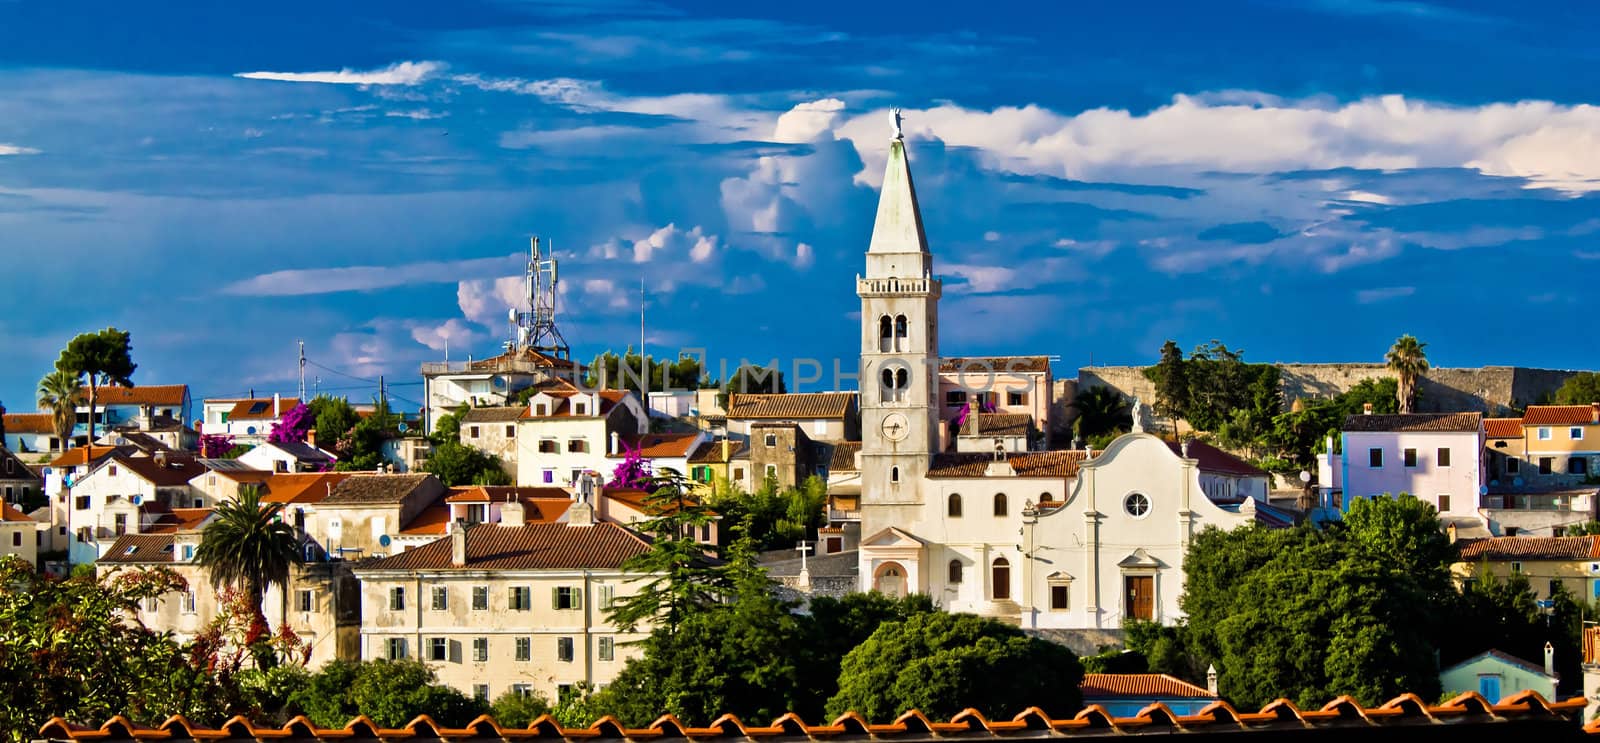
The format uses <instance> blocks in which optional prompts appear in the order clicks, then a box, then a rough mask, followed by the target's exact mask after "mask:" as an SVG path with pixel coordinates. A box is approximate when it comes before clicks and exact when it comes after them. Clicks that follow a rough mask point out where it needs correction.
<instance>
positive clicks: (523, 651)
mask: <svg viewBox="0 0 1600 743" xmlns="http://www.w3.org/2000/svg"><path fill="white" fill-rule="evenodd" d="M516 658H517V660H520V661H530V660H533V638H529V637H518V638H517V655H516Z"/></svg>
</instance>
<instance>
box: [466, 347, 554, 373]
mask: <svg viewBox="0 0 1600 743" xmlns="http://www.w3.org/2000/svg"><path fill="white" fill-rule="evenodd" d="M516 361H521V362H527V363H531V364H533V365H535V366H541V367H545V368H548V369H571V368H572V362H571V361H568V360H567V359H562V358H557V357H555V356H551V355H550V354H547V353H541V352H539V351H536V350H534V349H532V348H526V349H523V350H522V351H521V352H517V351H507V352H505V353H503V354H500V355H499V356H490V357H489V358H487V359H478V360H477V361H473V362H471V363H469V364H467V367H468V368H469V369H471V370H472V371H496V370H500V369H503V368H504V367H506V366H507V363H508V362H516Z"/></svg>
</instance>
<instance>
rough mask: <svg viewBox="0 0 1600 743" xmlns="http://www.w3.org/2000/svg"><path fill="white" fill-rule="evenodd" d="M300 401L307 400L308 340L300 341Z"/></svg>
mask: <svg viewBox="0 0 1600 743" xmlns="http://www.w3.org/2000/svg"><path fill="white" fill-rule="evenodd" d="M298 399H299V400H300V402H302V403H305V402H306V342H305V341H300V397H299V398H298Z"/></svg>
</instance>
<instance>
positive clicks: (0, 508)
mask: <svg viewBox="0 0 1600 743" xmlns="http://www.w3.org/2000/svg"><path fill="white" fill-rule="evenodd" d="M32 520H33V519H32V518H31V517H29V516H28V514H25V513H23V512H21V511H18V510H17V509H15V508H12V507H11V504H10V503H0V521H32Z"/></svg>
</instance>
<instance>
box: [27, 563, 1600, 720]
mask: <svg viewBox="0 0 1600 743" xmlns="http://www.w3.org/2000/svg"><path fill="white" fill-rule="evenodd" d="M415 551H416V550H412V552H415ZM408 554H409V553H408ZM390 559H394V558H390ZM1586 704H1587V701H1586V700H1585V699H1583V698H1582V697H1573V698H1571V699H1568V700H1565V701H1561V702H1552V701H1550V700H1547V699H1545V698H1544V697H1542V696H1539V694H1538V693H1537V692H1534V691H1523V692H1518V693H1516V694H1513V695H1511V696H1509V697H1506V698H1503V699H1501V700H1500V703H1499V704H1493V705H1491V704H1489V703H1488V701H1487V700H1485V699H1484V698H1483V697H1482V696H1480V695H1479V694H1478V693H1476V692H1467V693H1465V694H1460V695H1457V696H1456V697H1455V698H1453V699H1450V700H1449V701H1447V702H1445V703H1443V704H1428V703H1427V702H1425V701H1423V700H1422V699H1421V698H1420V697H1418V696H1416V695H1415V694H1403V695H1401V696H1399V697H1395V698H1394V699H1392V700H1390V701H1389V702H1388V703H1387V704H1384V705H1382V706H1379V707H1370V708H1363V707H1361V705H1360V704H1358V703H1356V702H1355V700H1353V699H1351V698H1350V697H1339V698H1338V699H1335V700H1333V701H1331V702H1329V703H1328V704H1326V705H1324V706H1323V707H1322V708H1321V709H1306V710H1302V709H1300V708H1299V707H1297V706H1295V704H1294V703H1293V702H1290V701H1289V700H1287V699H1280V700H1278V701H1276V702H1273V703H1272V704H1269V705H1267V706H1266V707H1264V708H1263V709H1262V710H1261V711H1260V712H1240V711H1239V710H1236V709H1234V708H1233V706H1232V705H1230V704H1228V703H1227V702H1224V701H1220V700H1219V701H1216V702H1212V703H1211V704H1209V705H1207V706H1206V708H1205V709H1203V710H1201V711H1200V712H1199V713H1198V714H1194V715H1176V714H1173V712H1172V710H1170V709H1168V708H1166V707H1165V706H1164V705H1152V706H1150V707H1147V708H1145V709H1144V710H1141V711H1140V712H1139V714H1137V715H1134V716H1132V717H1113V716H1112V715H1111V714H1109V713H1108V712H1107V711H1106V710H1105V708H1104V707H1100V706H1098V705H1096V706H1091V707H1089V708H1088V709H1085V710H1083V711H1082V712H1079V713H1077V714H1076V715H1074V716H1072V717H1064V718H1052V717H1050V716H1049V715H1047V714H1046V713H1045V712H1044V711H1043V710H1040V709H1038V708H1037V707H1030V708H1028V709H1025V710H1022V711H1021V712H1019V713H1018V714H1017V715H1016V716H1015V717H1013V718H1012V719H1009V720H1006V719H995V720H989V719H987V718H985V717H984V716H983V715H982V714H980V713H978V712H977V711H976V710H972V709H968V710H966V711H964V712H962V713H960V714H958V715H956V716H955V717H954V718H952V719H951V720H950V721H949V722H942V721H934V720H931V719H929V718H928V717H927V716H926V715H923V714H922V713H921V712H918V711H917V710H910V711H908V712H906V713H904V714H902V715H900V716H899V717H898V718H896V719H895V720H894V721H893V722H882V721H880V722H876V723H874V722H871V721H868V720H866V719H865V718H863V717H861V716H860V715H858V714H856V713H854V712H847V713H845V714H843V715H840V716H839V717H838V719H835V720H833V722H832V723H829V724H810V723H807V722H806V721H805V720H803V719H801V718H800V717H799V716H797V715H794V714H788V715H784V716H783V717H780V718H778V719H776V720H773V721H772V723H771V724H768V725H760V724H759V723H756V722H754V721H752V722H750V723H746V722H744V721H741V720H740V719H738V718H737V717H734V716H732V715H724V716H722V717H720V718H718V719H717V720H715V721H712V724H710V725H708V726H706V727H692V726H690V725H687V724H685V723H684V722H683V721H681V720H678V719H677V718H675V717H673V716H671V715H663V716H662V717H661V718H660V719H657V720H656V721H655V722H653V723H651V724H650V726H649V727H645V728H625V727H624V726H623V725H622V724H621V723H620V722H618V721H617V720H616V718H613V717H603V718H601V719H599V720H596V721H595V722H594V724H592V725H590V726H589V727H587V728H569V727H563V726H562V725H561V724H560V723H559V722H557V721H556V719H555V718H554V717H551V716H549V715H545V716H543V717H539V718H537V719H535V720H532V721H530V722H529V723H528V726H527V727H523V728H511V727H503V726H501V725H500V724H499V723H497V722H495V720H494V718H493V717H490V716H488V715H484V716H482V717H479V718H477V719H476V720H473V721H472V723H471V724H470V725H469V726H467V727H466V728H461V729H452V728H449V727H446V726H444V725H442V724H440V723H438V722H437V721H435V720H434V719H433V718H432V717H430V716H428V715H421V716H419V717H417V718H416V719H414V720H412V721H411V722H409V723H407V724H406V725H405V727H402V728H397V729H393V730H388V729H379V727H378V726H377V725H376V724H374V723H373V722H372V721H371V720H370V719H368V718H366V717H357V718H355V719H352V720H350V721H349V722H348V723H346V724H345V725H344V726H343V727H342V728H319V727H317V726H316V725H314V724H312V722H311V721H310V720H308V719H306V718H305V717H296V718H294V719H292V720H289V721H288V722H286V723H284V725H283V726H282V727H272V726H269V725H256V724H253V723H251V722H250V721H249V720H247V719H245V718H243V717H236V718H233V719H232V720H229V721H228V723H227V726H226V727H225V728H222V729H216V728H208V727H205V726H203V725H198V724H195V723H193V722H190V721H189V720H188V719H187V718H185V717H183V716H182V715H175V716H173V717H171V718H169V719H168V720H167V721H166V722H164V723H162V724H161V726H160V727H150V726H143V725H136V724H134V723H133V722H132V721H130V720H128V719H127V718H125V717H122V716H117V717H113V718H111V719H109V720H107V721H105V722H104V723H103V724H101V725H98V726H88V725H77V724H73V723H71V722H68V721H67V720H65V719H63V718H60V717H55V718H52V719H51V720H49V721H48V722H46V723H45V724H44V725H43V726H42V727H41V728H40V730H39V732H38V735H39V737H42V738H46V739H51V740H72V741H80V740H81V741H95V743H123V742H124V741H163V742H164V741H168V740H174V739H179V738H182V739H195V740H237V741H241V742H242V741H251V740H255V741H282V740H290V741H300V740H348V739H352V738H356V739H361V738H383V739H389V740H400V739H404V740H441V741H447V742H451V743H454V742H456V741H461V742H463V743H464V742H466V741H487V740H516V741H535V740H545V741H551V743H555V742H556V741H563V740H565V741H575V740H593V739H597V738H599V739H607V740H623V739H626V740H632V741H639V740H694V741H701V740H708V741H724V740H725V741H729V742H730V743H742V742H747V741H751V740H779V739H788V740H793V739H805V738H809V739H812V740H833V741H852V742H854V741H861V742H862V743H866V742H867V741H873V742H874V743H894V742H896V741H899V742H900V743H932V742H933V741H940V740H949V739H951V738H962V739H968V740H984V741H990V740H1024V739H1026V740H1052V739H1057V738H1062V737H1068V738H1122V737H1124V736H1128V735H1173V734H1179V733H1182V734H1185V735H1187V736H1189V737H1191V738H1195V736H1199V737H1198V738H1195V739H1207V740H1209V739H1212V738H1219V739H1220V738H1221V737H1224V736H1225V737H1226V738H1227V739H1229V740H1233V739H1235V738H1237V736H1238V734H1239V733H1260V734H1262V735H1263V737H1264V738H1271V739H1273V740H1276V739H1278V738H1280V737H1284V736H1291V737H1292V736H1294V735H1296V734H1304V735H1305V736H1306V738H1307V740H1320V739H1323V738H1331V737H1333V736H1341V737H1354V736H1359V735H1361V733H1362V731H1365V730H1371V731H1373V732H1379V731H1380V730H1382V729H1385V728H1395V727H1401V728H1407V729H1409V730H1410V731H1413V732H1412V735H1411V737H1413V738H1414V739H1415V740H1417V741H1419V742H1421V741H1431V740H1451V741H1458V740H1468V739H1471V738H1472V737H1476V736H1477V735H1484V736H1485V737H1486V738H1488V737H1491V736H1492V737H1494V738H1503V737H1508V736H1510V737H1517V736H1535V737H1539V738H1540V739H1541V740H1555V739H1560V738H1563V737H1566V736H1571V737H1574V738H1577V737H1579V736H1581V735H1582V734H1583V733H1591V734H1593V733H1600V721H1595V722H1591V723H1589V724H1588V725H1587V726H1586V727H1584V728H1582V729H1581V730H1580V728H1579V727H1578V724H1579V723H1581V722H1582V720H1583V710H1584V706H1585V705H1586ZM1386 737H1401V736H1400V735H1397V734H1393V733H1391V734H1389V735H1387V736H1386Z"/></svg>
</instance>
